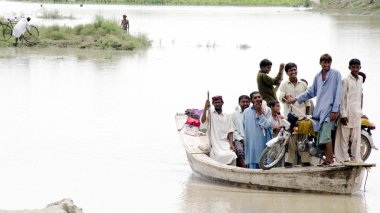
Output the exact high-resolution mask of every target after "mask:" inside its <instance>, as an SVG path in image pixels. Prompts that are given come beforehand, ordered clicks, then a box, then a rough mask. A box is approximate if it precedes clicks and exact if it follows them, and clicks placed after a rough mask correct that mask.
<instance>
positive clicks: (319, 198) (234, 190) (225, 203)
mask: <svg viewBox="0 0 380 213" xmlns="http://www.w3.org/2000/svg"><path fill="white" fill-rule="evenodd" d="M179 208H180V210H181V212H232V211H233V212H302V211H305V210H306V211H307V212H318V213H319V212H355V213H361V212H363V213H364V212H367V207H366V201H365V196H364V195H363V194H362V193H357V194H354V195H325V194H323V195H321V194H310V193H286V192H272V191H259V190H251V189H246V188H238V187H232V186H228V185H225V184H220V183H213V184H210V181H208V180H204V179H203V178H201V177H199V176H197V175H195V174H192V175H191V176H189V178H188V180H187V182H186V183H185V186H184V188H183V193H182V197H181V204H180V207H179Z"/></svg>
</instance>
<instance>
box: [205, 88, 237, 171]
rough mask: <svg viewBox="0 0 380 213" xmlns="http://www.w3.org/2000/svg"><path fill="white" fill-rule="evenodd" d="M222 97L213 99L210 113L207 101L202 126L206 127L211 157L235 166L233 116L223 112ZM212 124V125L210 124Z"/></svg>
mask: <svg viewBox="0 0 380 213" xmlns="http://www.w3.org/2000/svg"><path fill="white" fill-rule="evenodd" d="M223 104H224V102H223V98H222V96H214V97H212V105H213V106H214V107H213V108H212V109H211V110H210V111H209V110H208V109H209V108H210V101H209V100H206V103H205V107H204V110H203V113H202V117H201V126H206V127H208V128H207V131H208V134H209V137H210V143H211V151H210V157H211V158H212V159H214V160H216V161H218V162H220V163H223V164H229V165H235V164H236V161H235V159H236V158H237V156H236V154H235V148H234V146H233V144H232V142H233V132H234V129H233V125H232V121H231V115H230V114H228V113H225V112H223V110H222V106H223ZM210 122H211V123H210Z"/></svg>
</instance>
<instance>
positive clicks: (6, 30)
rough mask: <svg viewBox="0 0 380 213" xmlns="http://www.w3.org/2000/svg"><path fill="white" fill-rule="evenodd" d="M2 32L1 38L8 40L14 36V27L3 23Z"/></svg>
mask: <svg viewBox="0 0 380 213" xmlns="http://www.w3.org/2000/svg"><path fill="white" fill-rule="evenodd" d="M0 33H1V36H0V37H1V39H2V40H3V41H8V40H9V39H10V38H11V37H12V28H11V27H10V26H9V25H3V27H2V32H0Z"/></svg>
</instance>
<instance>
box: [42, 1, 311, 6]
mask: <svg viewBox="0 0 380 213" xmlns="http://www.w3.org/2000/svg"><path fill="white" fill-rule="evenodd" d="M45 1H46V2H62V3H98V4H138V5H244V6H300V5H304V4H305V0H45ZM306 1H308V0H306ZM39 2H41V0H40V1H39ZM42 2H43V1H42Z"/></svg>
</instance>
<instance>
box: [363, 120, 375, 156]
mask: <svg viewBox="0 0 380 213" xmlns="http://www.w3.org/2000/svg"><path fill="white" fill-rule="evenodd" d="M375 129H376V126H375V124H374V123H372V122H370V121H369V119H368V117H367V116H365V115H363V116H362V122H361V144H360V155H361V157H362V160H363V162H364V161H366V160H367V159H368V157H369V155H370V154H371V151H372V149H375V150H378V148H377V147H376V146H375V144H374V143H373V140H372V133H371V130H375Z"/></svg>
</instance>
